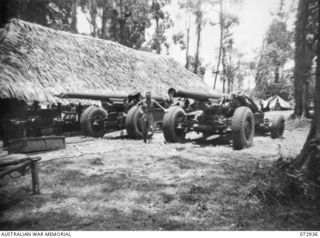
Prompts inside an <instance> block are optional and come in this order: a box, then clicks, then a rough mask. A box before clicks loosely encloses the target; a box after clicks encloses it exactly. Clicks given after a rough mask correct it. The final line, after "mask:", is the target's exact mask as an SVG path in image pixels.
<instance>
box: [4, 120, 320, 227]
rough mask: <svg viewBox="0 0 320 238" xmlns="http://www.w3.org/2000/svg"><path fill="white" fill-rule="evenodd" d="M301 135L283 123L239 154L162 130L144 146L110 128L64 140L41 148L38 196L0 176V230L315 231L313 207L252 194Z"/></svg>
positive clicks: (303, 131) (26, 184)
mask: <svg viewBox="0 0 320 238" xmlns="http://www.w3.org/2000/svg"><path fill="white" fill-rule="evenodd" d="M307 133H308V127H307V126H305V127H301V128H299V130H291V129H290V128H289V130H286V131H285V138H284V139H276V140H272V139H271V138H270V136H269V135H257V136H256V137H255V138H254V146H252V147H250V148H247V149H244V150H241V151H234V150H233V149H232V146H231V144H230V143H229V142H226V141H225V140H221V139H217V138H215V139H213V140H210V142H208V141H203V140H201V139H196V138H197V137H196V136H197V135H193V134H191V135H188V136H189V141H187V142H186V143H184V144H167V143H164V138H163V135H162V134H161V133H156V134H155V135H154V138H153V140H152V142H151V143H150V144H144V143H143V142H142V141H137V140H129V139H127V138H123V139H121V137H117V135H114V134H113V135H112V136H111V137H110V135H106V136H105V138H99V139H92V138H90V140H89V139H87V138H83V137H72V138H67V140H66V141H67V146H66V149H65V150H61V151H55V152H48V153H41V154H39V156H41V157H42V160H41V162H40V164H39V171H40V186H41V188H40V189H41V194H40V195H37V196H34V195H31V191H30V189H31V181H30V176H25V177H20V178H17V179H10V178H7V177H6V178H4V179H3V180H2V181H1V183H0V185H1V187H0V189H1V191H0V198H1V202H2V204H1V206H0V212H1V216H0V226H1V229H4V230H11V229H13V230H32V229H34V230H61V229H62V230H302V229H303V230H305V229H308V228H315V227H316V226H317V225H318V224H317V223H314V220H313V219H314V217H313V215H312V213H308V214H309V216H301V217H303V218H301V219H304V221H302V220H299V218H298V216H295V215H297V214H300V215H301V212H300V213H299V212H297V213H296V214H293V212H294V211H292V210H291V209H290V208H289V207H276V208H275V207H272V208H267V207H266V206H265V205H264V204H263V203H261V201H260V200H259V199H258V198H257V196H253V195H252V190H253V188H254V186H255V184H256V177H255V176H256V171H261V170H262V171H263V170H264V169H265V168H268V167H269V166H270V165H271V163H272V162H273V161H275V160H276V159H278V158H279V156H280V155H289V156H294V155H296V154H297V153H298V152H299V151H300V149H301V148H302V145H303V143H304V140H305V138H306V135H307ZM113 138H115V139H113ZM274 206H276V205H274ZM275 209H278V210H279V211H281V212H279V213H278V212H277V213H275V212H274V210H275ZM292 214H293V215H294V216H295V217H294V218H292ZM306 221H312V222H309V223H308V222H306ZM297 224H299V225H297ZM308 224H313V225H310V226H308ZM318 228H319V227H318Z"/></svg>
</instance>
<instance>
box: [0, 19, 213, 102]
mask: <svg viewBox="0 0 320 238" xmlns="http://www.w3.org/2000/svg"><path fill="white" fill-rule="evenodd" d="M0 87H1V91H0V99H18V100H23V101H25V102H32V101H34V100H36V101H39V102H40V103H46V102H50V103H52V102H54V103H55V102H62V103H66V102H68V100H66V99H59V98H57V97H55V96H54V95H55V94H60V93H63V92H82V93H104V94H107V93H113V94H114V93H125V94H130V93H132V92H142V93H145V92H147V91H150V92H151V93H152V94H153V95H159V96H166V95H167V90H168V89H169V88H170V87H175V88H180V89H184V90H193V91H195V90H198V91H201V92H210V89H209V87H208V86H207V85H206V84H205V83H204V82H203V81H202V80H201V79H200V78H199V77H198V76H197V75H195V74H193V73H191V72H190V71H188V70H186V69H185V68H184V67H183V66H182V65H180V64H179V63H177V62H176V61H175V60H173V59H172V58H169V57H166V56H160V55H156V54H152V53H148V52H143V51H137V50H134V49H131V48H128V47H125V46H123V45H120V44H117V43H115V42H111V41H107V40H101V39H97V38H92V37H88V36H83V35H76V34H71V33H68V32H63V31H55V30H53V29H49V28H46V27H42V26H40V25H37V24H33V23H29V22H25V21H21V20H17V19H13V20H11V21H10V23H8V25H7V26H6V27H5V29H2V30H1V31H0Z"/></svg>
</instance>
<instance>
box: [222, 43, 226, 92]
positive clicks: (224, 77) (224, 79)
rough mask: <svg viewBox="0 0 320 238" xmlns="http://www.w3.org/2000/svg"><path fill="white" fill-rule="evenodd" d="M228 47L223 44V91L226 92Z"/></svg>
mask: <svg viewBox="0 0 320 238" xmlns="http://www.w3.org/2000/svg"><path fill="white" fill-rule="evenodd" d="M225 60H226V48H225V47H224V46H222V57H221V63H222V74H221V77H222V81H223V88H222V92H223V93H225V90H226V89H225V85H226V62H225Z"/></svg>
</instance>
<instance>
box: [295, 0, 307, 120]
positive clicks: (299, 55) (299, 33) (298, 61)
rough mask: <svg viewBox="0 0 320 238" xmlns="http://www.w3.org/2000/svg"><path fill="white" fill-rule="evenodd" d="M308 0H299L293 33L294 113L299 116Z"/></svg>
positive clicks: (304, 62) (304, 63)
mask: <svg viewBox="0 0 320 238" xmlns="http://www.w3.org/2000/svg"><path fill="white" fill-rule="evenodd" d="M308 6H309V4H308V0H300V1H299V6H298V14H297V23H296V35H295V43H296V50H295V68H294V98H295V107H294V115H295V116H301V115H302V112H303V84H304V81H305V77H306V73H307V71H308V65H307V64H306V50H307V47H306V46H307V43H306V34H307V33H306V27H307V23H308V15H309V14H308V13H309V9H308Z"/></svg>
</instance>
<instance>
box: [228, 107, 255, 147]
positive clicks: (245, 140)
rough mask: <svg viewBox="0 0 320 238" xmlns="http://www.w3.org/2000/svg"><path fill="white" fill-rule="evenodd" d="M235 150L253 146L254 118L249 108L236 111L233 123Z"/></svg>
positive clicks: (240, 108)
mask: <svg viewBox="0 0 320 238" xmlns="http://www.w3.org/2000/svg"><path fill="white" fill-rule="evenodd" d="M231 130H232V141H233V148H234V149H236V150H241V149H243V148H246V147H249V146H251V145H252V142H253V136H254V118H253V114H252V111H251V110H250V109H249V108H248V107H239V108H237V109H236V110H235V112H234V114H233V117H232V121H231Z"/></svg>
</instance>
